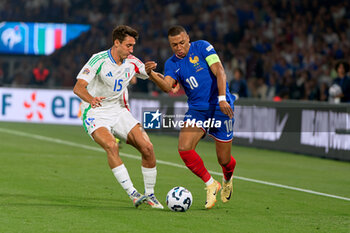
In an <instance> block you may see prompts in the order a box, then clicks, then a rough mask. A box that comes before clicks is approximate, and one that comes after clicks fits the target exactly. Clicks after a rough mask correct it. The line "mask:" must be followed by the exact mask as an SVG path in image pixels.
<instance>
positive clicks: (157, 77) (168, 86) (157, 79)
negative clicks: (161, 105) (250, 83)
mask: <svg viewBox="0 0 350 233" xmlns="http://www.w3.org/2000/svg"><path fill="white" fill-rule="evenodd" d="M156 67H157V63H155V62H154V61H148V62H146V63H145V70H146V72H147V74H148V76H149V79H151V80H152V81H153V82H154V83H155V84H156V85H157V86H158V87H159V88H160V89H162V91H164V92H166V93H169V92H170V91H172V88H173V86H174V84H175V80H174V79H173V78H171V77H170V76H166V77H165V78H164V76H163V75H162V74H161V73H158V72H155V71H154V69H155V68H156Z"/></svg>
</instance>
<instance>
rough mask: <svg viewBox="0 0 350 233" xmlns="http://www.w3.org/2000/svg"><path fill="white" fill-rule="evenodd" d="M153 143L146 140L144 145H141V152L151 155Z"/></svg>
mask: <svg viewBox="0 0 350 233" xmlns="http://www.w3.org/2000/svg"><path fill="white" fill-rule="evenodd" d="M153 151H154V150H153V144H152V143H151V142H147V143H146V145H145V146H142V147H141V153H142V154H143V155H146V156H152V155H153V153H154V152H153Z"/></svg>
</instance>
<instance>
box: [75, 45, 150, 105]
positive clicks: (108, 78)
mask: <svg viewBox="0 0 350 233" xmlns="http://www.w3.org/2000/svg"><path fill="white" fill-rule="evenodd" d="M134 75H135V76H136V77H138V78H141V79H147V78H148V75H147V73H146V70H145V65H144V64H143V63H142V62H141V61H140V60H139V59H137V58H136V57H135V56H133V55H129V56H128V57H127V58H126V59H125V60H124V61H123V63H122V64H121V65H118V64H117V63H116V62H115V60H114V59H113V57H112V55H111V49H109V50H107V51H102V52H99V53H96V54H94V55H93V56H92V57H91V58H90V60H89V61H88V62H87V63H86V64H85V66H84V67H83V68H82V69H81V71H80V72H79V74H78V76H77V79H83V80H85V81H87V82H88V83H89V84H88V85H87V91H88V92H89V94H90V95H92V96H93V97H97V96H101V97H106V99H104V100H103V101H102V105H111V104H118V105H123V106H125V105H126V104H127V103H126V100H125V98H123V96H124V94H125V91H126V90H127V86H128V85H129V82H130V80H131V78H132V77H133V76H134ZM83 105H85V106H87V105H89V103H86V102H85V101H83Z"/></svg>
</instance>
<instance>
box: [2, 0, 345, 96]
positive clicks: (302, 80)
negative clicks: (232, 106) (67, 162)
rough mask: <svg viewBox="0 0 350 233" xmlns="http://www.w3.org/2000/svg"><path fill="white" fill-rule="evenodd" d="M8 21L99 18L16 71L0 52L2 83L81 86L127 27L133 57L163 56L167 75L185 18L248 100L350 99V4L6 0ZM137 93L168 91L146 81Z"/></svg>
mask: <svg viewBox="0 0 350 233" xmlns="http://www.w3.org/2000/svg"><path fill="white" fill-rule="evenodd" d="M0 18H1V19H2V20H3V21H27V22H65V23H83V24H86V23H88V24H90V25H91V30H90V31H89V32H87V33H84V34H83V35H82V36H80V37H79V38H78V39H76V40H74V41H72V42H70V43H69V44H68V45H67V46H65V47H64V48H62V49H60V50H58V51H56V52H54V53H53V54H52V55H50V56H48V57H40V58H37V57H35V58H33V59H20V60H18V62H17V63H16V65H15V70H16V71H17V72H16V73H14V74H13V75H12V76H11V77H9V76H8V75H7V72H6V71H7V70H6V64H7V62H6V56H4V55H3V56H0V83H3V84H5V85H11V86H23V85H36V86H44V87H68V88H69V87H72V86H73V85H74V83H75V77H76V75H77V74H78V72H79V71H80V69H81V67H82V66H83V65H84V64H85V63H86V62H87V60H88V59H89V58H90V56H91V55H92V54H93V53H96V52H99V51H101V50H106V49H108V48H110V46H111V45H112V41H111V40H112V39H111V31H112V30H113V28H114V27H115V26H116V25H119V24H127V25H130V26H132V27H134V28H136V29H137V30H138V31H139V33H140V38H139V40H138V42H137V46H136V48H135V51H134V54H135V55H136V56H137V57H139V58H140V59H141V60H143V61H147V60H154V61H156V62H157V63H158V71H160V72H162V71H163V68H164V63H165V61H166V59H167V58H168V57H169V56H171V55H172V53H171V50H170V47H169V45H168V41H167V30H168V28H169V27H170V26H172V25H175V24H179V25H182V26H184V27H185V28H186V29H187V30H188V32H189V35H190V37H191V40H192V41H195V40H199V39H204V40H207V41H209V42H211V43H212V44H213V45H214V47H215V49H216V51H217V52H218V54H219V56H220V58H221V60H222V62H223V64H224V67H225V71H226V74H227V79H228V80H227V81H228V83H229V85H230V90H231V92H235V93H239V94H240V96H241V97H253V98H261V99H271V100H282V99H299V100H319V101H329V100H332V101H337V99H338V100H339V99H340V100H341V101H342V102H348V101H350V97H349V95H350V81H349V69H348V67H349V65H348V64H349V62H350V3H349V1H344V0H342V1H340V0H333V1H328V0H261V1H258V0H216V1H201V0H164V1H157V0H149V1H126V0H91V1H85V0H0ZM336 67H337V68H339V67H341V68H340V69H336ZM35 70H36V71H35ZM44 70H46V71H44ZM339 72H343V73H339ZM339 78H340V81H339ZM337 80H338V81H337ZM344 80H345V81H344ZM337 86H339V87H337ZM337 88H338V89H337ZM339 88H340V90H339ZM132 91H135V92H147V93H150V94H153V95H156V94H157V93H159V92H160V91H159V89H157V88H156V87H155V86H154V85H153V84H152V82H149V81H143V80H138V82H137V83H136V84H135V85H134V86H133V87H132Z"/></svg>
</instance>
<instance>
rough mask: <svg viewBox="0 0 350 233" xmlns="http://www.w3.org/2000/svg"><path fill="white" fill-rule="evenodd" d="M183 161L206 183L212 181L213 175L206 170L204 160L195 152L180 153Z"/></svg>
mask: <svg viewBox="0 0 350 233" xmlns="http://www.w3.org/2000/svg"><path fill="white" fill-rule="evenodd" d="M179 154H180V156H181V159H182V160H183V161H184V163H185V164H186V166H187V167H188V168H189V169H190V170H191V171H192V172H193V173H194V174H195V175H197V176H198V177H199V178H201V179H202V180H203V181H204V183H207V182H208V181H210V179H211V175H210V174H209V172H208V170H207V169H206V168H205V166H204V163H203V160H202V158H201V157H200V156H199V155H198V154H197V152H196V151H195V150H188V151H179Z"/></svg>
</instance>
